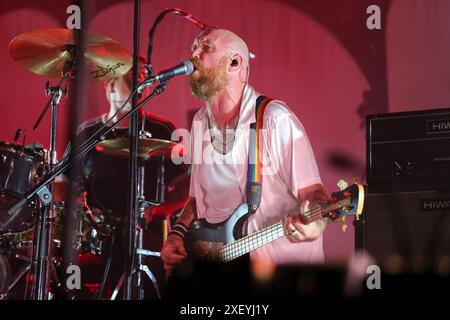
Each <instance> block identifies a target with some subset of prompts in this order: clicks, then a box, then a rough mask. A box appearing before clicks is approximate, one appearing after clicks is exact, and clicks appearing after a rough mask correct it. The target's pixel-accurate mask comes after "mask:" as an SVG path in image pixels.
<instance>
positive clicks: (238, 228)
mask: <svg viewBox="0 0 450 320" xmlns="http://www.w3.org/2000/svg"><path fill="white" fill-rule="evenodd" d="M247 214H248V206H247V204H246V203H243V204H241V205H240V206H239V207H238V208H237V209H236V210H235V211H234V212H233V214H232V215H231V216H230V217H229V218H228V219H227V220H225V221H223V222H221V223H216V224H211V223H208V222H207V221H206V219H198V220H196V221H194V223H193V224H192V226H191V227H190V229H189V233H188V237H187V241H186V247H187V250H188V252H189V253H190V254H191V255H193V256H194V257H195V258H200V259H201V260H218V259H219V258H218V257H217V252H218V250H220V249H221V248H222V247H223V246H224V245H225V244H229V243H233V242H234V241H236V240H238V239H240V238H241V237H242V236H243V226H244V223H245V221H246V220H247ZM219 260H220V259H219Z"/></svg>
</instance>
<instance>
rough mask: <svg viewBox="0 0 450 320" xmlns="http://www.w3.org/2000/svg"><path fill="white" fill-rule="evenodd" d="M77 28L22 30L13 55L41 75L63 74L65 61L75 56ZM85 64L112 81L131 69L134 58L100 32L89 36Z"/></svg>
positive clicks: (94, 73)
mask: <svg viewBox="0 0 450 320" xmlns="http://www.w3.org/2000/svg"><path fill="white" fill-rule="evenodd" d="M77 32H79V31H78V30H70V29H39V30H34V31H31V32H26V33H23V34H21V35H19V36H17V37H15V38H14V39H13V40H11V42H10V43H9V53H10V54H11V56H12V58H13V59H14V60H15V61H16V62H17V63H19V64H20V65H22V66H24V67H25V68H26V69H28V70H30V71H31V72H34V73H36V74H38V75H41V76H46V77H57V78H60V77H61V76H62V71H63V68H64V65H65V63H66V62H67V61H68V60H70V59H72V58H73V57H74V50H76V42H77V41H76V35H77ZM84 57H85V58H86V65H87V68H88V69H89V71H90V73H91V75H92V76H93V77H94V78H95V79H98V80H110V79H113V78H116V77H119V76H121V75H123V74H125V73H127V72H128V70H130V68H131V65H132V62H133V58H132V56H131V54H130V52H129V51H128V50H127V49H125V48H124V47H122V46H121V45H120V44H119V43H118V42H116V41H114V40H112V39H110V38H107V37H104V36H100V35H97V34H93V33H89V34H88V35H87V43H86V52H85V53H84Z"/></svg>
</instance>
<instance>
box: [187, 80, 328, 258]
mask: <svg viewBox="0 0 450 320" xmlns="http://www.w3.org/2000/svg"><path fill="white" fill-rule="evenodd" d="M258 96H259V94H258V93H257V92H256V91H255V90H254V89H253V88H252V87H251V86H249V85H246V87H245V89H244V94H243V98H242V103H241V109H240V113H239V121H238V124H237V128H236V135H235V141H234V145H233V149H232V150H231V151H230V152H229V153H228V154H227V159H229V162H230V163H229V164H228V165H223V164H220V163H215V164H212V163H211V161H212V160H213V159H214V157H211V149H214V148H213V147H212V145H211V144H210V143H209V142H210V135H209V132H208V129H209V127H208V116H207V112H206V107H203V108H201V109H200V110H199V111H198V112H197V113H196V114H195V116H194V119H193V122H192V128H191V136H190V138H191V144H190V147H191V149H190V159H191V163H192V171H191V182H190V190H189V195H190V196H191V197H194V198H195V199H196V205H197V216H198V218H206V220H207V221H208V222H210V223H217V222H222V221H223V220H225V219H227V218H228V217H229V216H230V215H231V214H232V213H233V212H234V210H235V209H236V208H237V207H238V206H239V205H240V204H241V203H242V202H245V201H246V198H247V197H246V187H247V167H248V140H249V132H250V131H249V126H250V123H252V122H255V104H256V98H257V97H258ZM263 129H264V130H263V134H262V141H263V154H264V157H263V158H264V160H263V161H264V164H263V171H262V172H263V183H262V197H261V203H260V206H259V208H258V210H257V211H256V212H255V213H254V214H253V215H251V216H250V217H249V219H248V225H247V229H248V230H247V232H248V234H252V233H254V232H256V231H257V230H260V229H262V228H265V227H268V226H270V225H272V224H275V223H277V222H279V221H281V219H282V218H283V217H284V216H285V215H286V214H288V213H291V212H294V211H296V210H298V208H299V203H298V200H297V191H298V189H301V188H305V187H307V186H310V185H312V184H317V183H319V184H322V181H321V179H320V175H319V171H318V169H317V165H316V161H315V158H314V154H313V150H312V148H311V145H310V143H309V140H308V137H307V135H306V132H305V129H304V128H303V126H302V124H301V123H300V121H299V120H298V118H297V117H296V116H295V114H294V113H293V112H292V111H291V110H290V109H289V108H288V106H287V105H286V104H285V103H284V102H282V101H278V100H273V101H271V102H270V103H269V104H268V105H267V107H266V110H265V113H264V121H263ZM205 164H206V165H205ZM227 210H229V212H226V211H227ZM250 257H251V259H263V260H269V261H271V262H274V263H276V264H288V263H320V262H323V260H324V254H323V240H322V236H320V237H319V238H318V239H316V240H314V241H311V242H302V243H292V242H290V241H289V240H288V239H287V238H286V237H282V238H280V239H277V240H275V241H273V242H271V243H269V244H267V245H265V246H263V247H261V248H259V249H256V250H255V251H252V252H251V254H250Z"/></svg>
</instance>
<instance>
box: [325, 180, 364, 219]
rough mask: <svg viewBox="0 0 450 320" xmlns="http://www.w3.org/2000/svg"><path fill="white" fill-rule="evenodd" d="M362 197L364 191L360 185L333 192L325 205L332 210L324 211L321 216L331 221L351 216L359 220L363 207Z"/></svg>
mask: <svg viewBox="0 0 450 320" xmlns="http://www.w3.org/2000/svg"><path fill="white" fill-rule="evenodd" d="M364 197H365V189H364V186H363V185H361V184H352V185H351V186H350V187H346V188H345V189H343V190H341V191H338V192H333V193H332V194H331V199H330V202H329V203H328V205H327V207H328V208H330V209H332V210H324V211H323V213H322V215H323V217H324V218H328V219H330V220H332V221H336V220H340V219H343V218H345V217H346V216H351V215H354V216H356V219H359V216H360V215H361V213H362V210H363V206H364Z"/></svg>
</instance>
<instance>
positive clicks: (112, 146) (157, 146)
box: [96, 138, 178, 158]
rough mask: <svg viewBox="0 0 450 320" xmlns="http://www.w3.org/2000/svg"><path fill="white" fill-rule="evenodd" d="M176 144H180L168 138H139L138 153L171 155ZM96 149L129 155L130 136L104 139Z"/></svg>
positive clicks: (107, 152) (142, 154)
mask: <svg viewBox="0 0 450 320" xmlns="http://www.w3.org/2000/svg"><path fill="white" fill-rule="evenodd" d="M176 145H178V144H177V143H175V142H172V141H167V140H160V139H153V138H139V141H138V152H137V154H138V157H141V158H148V157H151V156H155V155H159V154H164V155H165V156H166V157H170V155H171V153H172V149H173V148H174V147H175V146H176ZM96 150H97V151H98V152H100V153H104V154H106V155H110V156H116V157H128V153H129V151H130V147H129V138H116V139H111V140H104V141H102V142H100V143H99V144H98V145H97V146H96Z"/></svg>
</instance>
